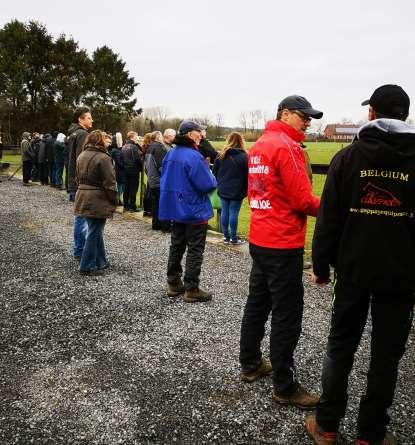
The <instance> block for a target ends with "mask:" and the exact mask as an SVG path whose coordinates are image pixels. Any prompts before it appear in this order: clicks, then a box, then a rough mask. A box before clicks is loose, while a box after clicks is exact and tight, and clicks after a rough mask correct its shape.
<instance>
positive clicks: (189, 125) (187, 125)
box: [178, 120, 206, 136]
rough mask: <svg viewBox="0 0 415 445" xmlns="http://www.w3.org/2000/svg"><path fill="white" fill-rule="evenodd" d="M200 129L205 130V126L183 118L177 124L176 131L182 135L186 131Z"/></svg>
mask: <svg viewBox="0 0 415 445" xmlns="http://www.w3.org/2000/svg"><path fill="white" fill-rule="evenodd" d="M194 130H195V131H202V130H206V127H204V126H203V125H201V124H199V122H196V121H191V120H185V121H183V122H182V123H181V124H180V126H179V131H178V133H179V134H180V135H181V136H183V135H185V134H187V133H189V132H190V131H194Z"/></svg>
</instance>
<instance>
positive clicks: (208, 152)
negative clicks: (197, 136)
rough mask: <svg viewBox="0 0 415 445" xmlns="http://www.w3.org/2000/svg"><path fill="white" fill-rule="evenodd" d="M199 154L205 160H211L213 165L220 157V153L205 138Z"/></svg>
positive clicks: (201, 143) (201, 142) (200, 145)
mask: <svg viewBox="0 0 415 445" xmlns="http://www.w3.org/2000/svg"><path fill="white" fill-rule="evenodd" d="M199 152H200V154H201V155H202V156H203V157H204V158H209V160H210V161H209V162H210V163H211V164H213V163H214V162H215V159H216V158H217V156H218V152H217V151H216V150H215V149H214V148H213V146H212V144H211V143H210V142H209V141H208V140H207V139H205V138H203V139H202V140H201V141H200V144H199Z"/></svg>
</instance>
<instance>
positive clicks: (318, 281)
mask: <svg viewBox="0 0 415 445" xmlns="http://www.w3.org/2000/svg"><path fill="white" fill-rule="evenodd" d="M311 282H312V283H314V284H317V286H321V287H323V286H326V285H327V284H329V283H330V278H320V277H318V276H317V275H314V273H311Z"/></svg>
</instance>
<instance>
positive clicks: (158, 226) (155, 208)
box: [151, 188, 171, 232]
mask: <svg viewBox="0 0 415 445" xmlns="http://www.w3.org/2000/svg"><path fill="white" fill-rule="evenodd" d="M159 206H160V189H159V188H153V189H151V218H152V220H151V227H152V229H153V230H162V231H163V232H170V231H171V224H170V221H160V220H159Z"/></svg>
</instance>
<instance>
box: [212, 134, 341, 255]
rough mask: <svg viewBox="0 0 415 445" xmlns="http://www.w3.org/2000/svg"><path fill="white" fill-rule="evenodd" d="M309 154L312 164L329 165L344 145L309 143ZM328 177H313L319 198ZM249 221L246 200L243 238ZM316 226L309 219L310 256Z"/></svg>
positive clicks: (242, 216) (241, 224)
mask: <svg viewBox="0 0 415 445" xmlns="http://www.w3.org/2000/svg"><path fill="white" fill-rule="evenodd" d="M212 145H213V146H214V147H215V148H216V149H217V150H220V149H221V148H222V147H223V145H224V143H223V142H218V141H215V142H213V143H212ZM251 145H252V143H247V146H248V149H249V147H251ZM305 145H306V147H307V152H308V154H309V156H310V160H311V163H312V164H329V163H330V161H331V158H332V157H333V156H334V155H335V154H336V153H337V152H338V151H339V150H340V149H341V148H342V147H343V144H339V143H336V142H307V143H306V144H305ZM325 180H326V177H325V176H324V175H314V176H313V191H314V193H315V194H316V195H317V196H321V193H322V191H323V187H324V182H325ZM249 220H250V211H249V207H248V201H247V200H246V199H245V200H244V202H243V204H242V207H241V211H240V213H239V223H238V232H239V234H240V235H241V236H242V237H247V236H248V232H249ZM210 225H211V226H212V227H215V226H216V215H215V217H214V218H212V219H211V220H210ZM314 225H315V218H312V217H310V218H308V222H307V234H306V244H305V250H306V253H307V254H308V256H309V253H310V250H311V241H312V238H313V232H314Z"/></svg>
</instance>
